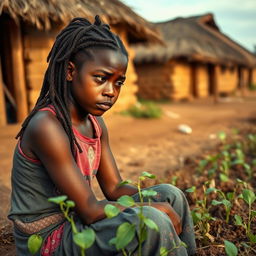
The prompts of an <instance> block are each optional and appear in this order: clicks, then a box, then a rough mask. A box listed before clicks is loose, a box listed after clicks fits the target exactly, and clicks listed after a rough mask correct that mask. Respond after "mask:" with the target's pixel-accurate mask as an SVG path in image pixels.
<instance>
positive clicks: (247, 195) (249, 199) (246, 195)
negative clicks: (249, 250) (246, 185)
mask: <svg viewBox="0 0 256 256" xmlns="http://www.w3.org/2000/svg"><path fill="white" fill-rule="evenodd" d="M241 198H242V199H243V200H244V202H245V203H246V204H248V220H247V222H246V221H244V220H243V219H242V217H241V216H239V215H235V224H236V225H239V226H242V227H244V229H245V231H246V235H247V237H248V238H249V240H250V242H251V243H256V235H254V234H253V233H252V232H251V223H252V219H253V218H254V217H255V216H256V211H254V210H252V204H253V203H254V202H255V200H256V196H255V193H254V192H253V191H252V190H250V189H244V190H243V192H242V194H241Z"/></svg>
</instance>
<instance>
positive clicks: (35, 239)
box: [28, 234, 43, 255]
mask: <svg viewBox="0 0 256 256" xmlns="http://www.w3.org/2000/svg"><path fill="white" fill-rule="evenodd" d="M42 243H43V238H42V237H41V236H40V235H37V234H34V235H31V236H30V237H29V239H28V250H29V252H30V253H31V254H32V255H34V254H36V253H37V252H38V250H39V249H40V248H41V245H42Z"/></svg>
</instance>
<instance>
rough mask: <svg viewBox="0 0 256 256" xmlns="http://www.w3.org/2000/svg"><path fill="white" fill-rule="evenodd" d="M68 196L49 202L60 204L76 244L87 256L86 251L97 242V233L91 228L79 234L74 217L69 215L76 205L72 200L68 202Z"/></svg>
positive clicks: (52, 199)
mask: <svg viewBox="0 0 256 256" xmlns="http://www.w3.org/2000/svg"><path fill="white" fill-rule="evenodd" d="M66 199H67V196H65V195H64V196H58V197H52V198H49V199H48V201H49V202H52V203H55V204H58V205H59V206H60V209H61V211H62V213H63V214H64V217H65V218H66V219H67V220H68V221H69V222H70V224H71V227H72V232H73V240H74V243H75V244H76V245H77V246H79V247H80V249H81V256H85V250H86V249H88V248H90V247H91V246H92V244H93V243H94V241H95V233H94V230H93V229H91V228H86V229H84V230H82V231H81V232H78V230H77V227H76V225H75V222H74V219H73V216H72V215H70V214H69V212H70V209H71V208H73V207H75V203H74V202H73V201H71V200H66Z"/></svg>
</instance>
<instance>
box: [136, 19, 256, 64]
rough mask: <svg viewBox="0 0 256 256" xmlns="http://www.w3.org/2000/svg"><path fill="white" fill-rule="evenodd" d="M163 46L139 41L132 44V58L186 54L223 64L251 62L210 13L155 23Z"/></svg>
mask: <svg viewBox="0 0 256 256" xmlns="http://www.w3.org/2000/svg"><path fill="white" fill-rule="evenodd" d="M155 26H156V27H157V28H158V29H159V30H160V32H161V34H162V36H163V38H164V40H165V42H166V45H167V46H166V47H163V46H145V45H139V46H137V47H136V48H135V50H136V57H135V62H137V63H145V62H165V61H168V60H170V59H176V58H186V59H188V60H189V61H200V62H212V63H220V64H224V65H233V64H234V63H236V64H240V65H245V66H253V65H255V64H256V58H255V56H254V55H253V54H252V53H250V52H249V51H248V50H246V49H245V48H243V47H242V46H241V45H239V44H238V43H236V42H235V41H233V40H232V39H230V38H229V37H227V36H226V35H224V34H223V33H222V32H221V31H220V29H219V28H218V26H217V25H216V23H215V21H214V17H213V14H206V15H202V16H194V17H189V18H176V19H174V20H170V21H167V22H161V23H155Z"/></svg>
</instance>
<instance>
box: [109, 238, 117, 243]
mask: <svg viewBox="0 0 256 256" xmlns="http://www.w3.org/2000/svg"><path fill="white" fill-rule="evenodd" d="M108 243H109V244H110V245H116V237H113V238H112V239H110V240H109V241H108Z"/></svg>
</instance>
